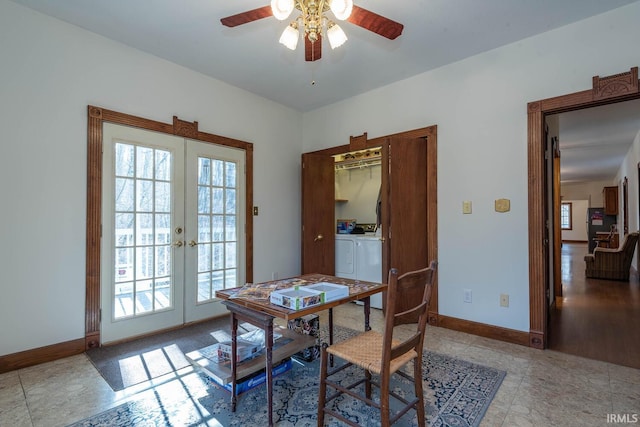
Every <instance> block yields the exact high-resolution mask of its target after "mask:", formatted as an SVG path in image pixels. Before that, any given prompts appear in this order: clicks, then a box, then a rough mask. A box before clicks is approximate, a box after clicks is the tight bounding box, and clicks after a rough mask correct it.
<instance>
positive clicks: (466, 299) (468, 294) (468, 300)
mask: <svg viewBox="0 0 640 427" xmlns="http://www.w3.org/2000/svg"><path fill="white" fill-rule="evenodd" d="M471 298H472V295H471V289H465V290H464V302H466V303H469V304H470V303H471Z"/></svg>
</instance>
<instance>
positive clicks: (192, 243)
mask: <svg viewBox="0 0 640 427" xmlns="http://www.w3.org/2000/svg"><path fill="white" fill-rule="evenodd" d="M197 244H198V242H196V241H195V240H192V241H190V242H189V246H191V247H194V246H196V245H197Z"/></svg>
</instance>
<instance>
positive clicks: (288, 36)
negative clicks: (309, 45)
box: [279, 22, 300, 50]
mask: <svg viewBox="0 0 640 427" xmlns="http://www.w3.org/2000/svg"><path fill="white" fill-rule="evenodd" d="M299 38H300V37H299V34H298V24H296V23H295V22H292V23H291V25H287V28H285V29H284V31H283V32H282V35H281V36H280V40H279V41H280V43H281V44H283V45H285V46H286V47H287V48H288V49H291V50H296V46H298V39H299Z"/></svg>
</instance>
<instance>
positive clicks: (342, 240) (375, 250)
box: [335, 234, 382, 309]
mask: <svg viewBox="0 0 640 427" xmlns="http://www.w3.org/2000/svg"><path fill="white" fill-rule="evenodd" d="M335 275H336V276H337V277H344V278H346V279H354V280H365V281H367V282H376V283H382V241H380V238H379V237H377V236H372V235H361V234H359V235H353V234H337V235H336V274H335ZM371 307H374V308H380V309H382V293H379V294H375V295H372V296H371Z"/></svg>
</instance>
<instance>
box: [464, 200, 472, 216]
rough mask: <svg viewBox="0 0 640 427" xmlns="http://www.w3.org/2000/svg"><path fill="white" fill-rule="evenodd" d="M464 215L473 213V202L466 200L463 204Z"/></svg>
mask: <svg viewBox="0 0 640 427" xmlns="http://www.w3.org/2000/svg"><path fill="white" fill-rule="evenodd" d="M462 213H463V214H470V213H471V201H470V200H465V201H464V202H462Z"/></svg>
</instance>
